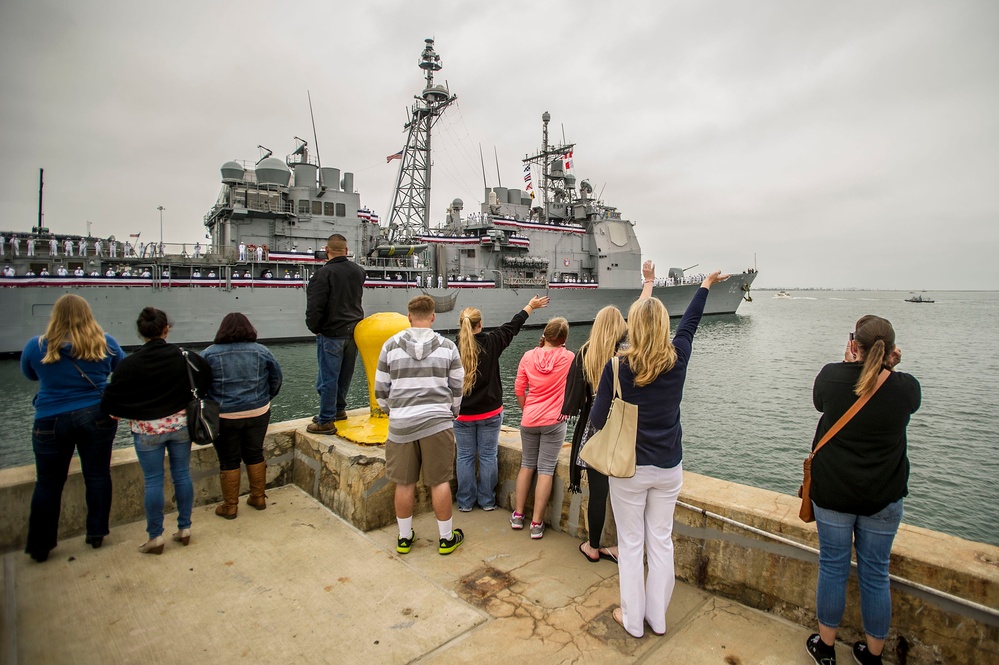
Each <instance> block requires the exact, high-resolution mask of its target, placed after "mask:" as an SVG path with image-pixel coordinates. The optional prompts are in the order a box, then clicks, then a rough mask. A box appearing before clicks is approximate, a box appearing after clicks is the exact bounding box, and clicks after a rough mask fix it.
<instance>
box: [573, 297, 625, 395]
mask: <svg viewBox="0 0 999 665" xmlns="http://www.w3.org/2000/svg"><path fill="white" fill-rule="evenodd" d="M626 332H628V326H627V325H626V324H625V322H624V317H623V316H621V311H620V310H619V309H618V308H617V307H614V306H613V305H607V307H604V308H603V309H602V310H600V311H599V312H597V316H596V318H595V319H593V328H592V329H591V330H590V338H589V339H588V340H586V342H585V343H584V344H583V346H581V347H580V349H579V353H580V355H582V356H583V375H584V376H585V377H586V382H587V383H589V384H590V387H591V388H592V389H593V390H594V391H596V389H597V386H598V385H599V384H600V375H601V374H602V373H603V371H604V366H605V365H606V364H607V361H608V360H610V359H611V358H613V357H614V351H616V350H617V343H618V342H620V341H621V338H622V337H624V334H625V333H626Z"/></svg>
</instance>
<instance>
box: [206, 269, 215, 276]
mask: <svg viewBox="0 0 999 665" xmlns="http://www.w3.org/2000/svg"><path fill="white" fill-rule="evenodd" d="M216 276H217V275H216V274H215V271H214V270H209V271H208V277H216Z"/></svg>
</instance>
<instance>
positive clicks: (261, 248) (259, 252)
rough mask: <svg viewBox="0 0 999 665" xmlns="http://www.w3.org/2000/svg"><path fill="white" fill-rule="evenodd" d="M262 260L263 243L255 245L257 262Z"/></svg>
mask: <svg viewBox="0 0 999 665" xmlns="http://www.w3.org/2000/svg"><path fill="white" fill-rule="evenodd" d="M263 260H264V247H263V245H258V246H257V261H258V262H259V261H263Z"/></svg>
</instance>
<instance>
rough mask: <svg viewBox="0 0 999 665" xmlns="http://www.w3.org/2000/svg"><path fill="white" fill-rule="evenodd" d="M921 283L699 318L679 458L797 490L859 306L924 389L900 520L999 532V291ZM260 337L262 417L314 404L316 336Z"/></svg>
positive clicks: (539, 316) (531, 335)
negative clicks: (275, 382) (824, 382)
mask: <svg viewBox="0 0 999 665" xmlns="http://www.w3.org/2000/svg"><path fill="white" fill-rule="evenodd" d="M927 295H929V296H930V297H933V298H935V300H936V302H935V303H933V304H912V303H906V302H904V299H905V298H907V297H908V294H907V293H904V292H884V291H801V292H792V298H791V299H789V300H786V299H784V300H778V299H774V298H773V292H767V291H754V302H752V303H745V304H744V305H743V306H742V307H741V308H740V311H739V313H738V314H734V315H725V316H715V317H708V318H706V319H704V320H703V321H702V322H701V326H700V329H699V330H698V333H697V335H696V337H695V339H694V355H693V358H692V360H691V363H690V366H689V370H688V375H687V384H686V388H685V391H684V398H683V405H682V416H681V418H682V424H683V448H684V460H683V464H684V468H685V469H687V470H689V471H692V472H695V473H700V474H704V475H708V476H713V477H716V478H721V479H724V480H730V481H734V482H738V483H743V484H747V485H752V486H755V487H760V488H764V489H769V490H773V491H776V492H782V493H785V494H794V493H796V492H797V489H798V485H799V483H800V482H801V461H802V459H803V458H804V457H805V455H806V454H807V453H808V449H809V446H810V444H811V440H812V434H813V432H814V431H815V425H816V423H817V422H818V418H819V414H818V412H816V411H815V409H814V407H813V406H812V394H811V390H812V382H813V380H814V378H815V375H816V374H817V373H818V371H819V369H821V367H822V366H823V365H824V364H825V363H828V362H837V361H839V360H842V355H843V348H844V346H845V344H846V340H847V335H848V333H849V332H850V331H851V330H852V329H853V324H854V322H855V321H856V320H857V319H858V318H860V317H861V316H862V315H864V314H877V315H879V316H883V317H885V318H887V319H889V320H890V321H891V322H892V324H893V325H894V326H895V331H896V335H897V341H898V345H899V346H900V347H901V348H902V350H903V361H902V364H901V365H900V366H899V368H898V369H899V370H901V371H905V372H909V373H911V374H913V375H915V377H916V378H917V379H919V381H920V383H921V384H922V389H923V404H922V407H921V408H920V410H919V411H917V412H916V413H915V414H914V415H913V417H912V421H911V423H910V425H909V430H908V436H909V459H910V462H911V466H912V470H911V476H910V479H909V496H908V498H907V499H906V503H905V511H906V513H905V520H904V521H905V522H907V523H909V524H914V525H917V526H922V527H926V528H929V529H934V530H938V531H943V532H945V533H950V534H953V535H956V536H960V537H962V538H967V539H969V540H975V541H982V542H987V543H991V544H994V545H999V515H997V513H996V511H995V510H994V508H995V507H996V506H999V490H997V489H996V482H995V477H996V470H997V466H999V465H997V464H996V462H995V452H996V442H997V440H999V425H997V420H996V417H995V411H996V402H997V399H996V395H997V394H999V339H997V338H996V337H995V335H994V334H993V331H995V330H997V329H999V293H997V292H939V293H931V294H927ZM553 309H554V303H553ZM510 314H511V316H512V315H513V312H511V313H510ZM676 314H678V312H677V313H676ZM548 316H549V311H545V310H541V311H539V312H535V314H534V315H533V316H532V317H531V323H533V324H538V323H543V322H544V321H546V320H547V318H548ZM673 322H674V325H675V324H676V319H674V321H673ZM499 323H502V321H486V322H485V324H486V326H489V325H496V324H499ZM39 332H42V331H39ZM588 333H589V327H588V326H574V327H573V328H572V329H571V330H570V333H569V341H568V346H569V348H572V349H577V348H579V345H580V344H581V343H582V342H584V341H585V340H586V336H587V334H588ZM538 335H539V331H538V330H536V329H525V330H523V331H522V332H521V334H520V335H519V336H518V337H517V338H516V339H515V340H514V342H513V344H512V345H511V346H510V348H509V349H507V351H506V353H505V354H504V355H503V359H502V362H501V368H502V371H503V384H504V390H505V395H506V397H505V405H506V411H505V416H504V420H505V422H506V424H507V425H511V426H516V425H517V424H518V422H519V417H520V410H519V408H518V407H517V401H516V399H515V397H514V395H513V380H514V376H515V375H516V370H517V363H518V361H519V360H520V357H521V356H522V355H523V353H524V352H525V351H526V350H527V349H529V348H531V347H532V346H534V345H536V344H537V341H538ZM26 341H27V340H26ZM270 348H271V350H272V351H273V352H274V355H275V356H276V357H277V358H278V361H279V362H280V363H281V366H282V368H283V371H284V375H285V381H284V386H283V388H282V389H281V394H280V395H278V397H277V399H276V400H275V401H274V403H273V415H272V420H275V421H280V420H289V419H292V418H302V417H306V416H310V415H314V414H315V413H316V411H317V409H318V398H317V396H316V392H315V380H316V370H315V367H316V357H315V345H314V344H312V343H295V344H274V345H272V346H271V347H270ZM354 377H355V380H354V384H353V386H352V388H351V393H350V398H349V403H348V407H349V408H358V407H363V406H365V405H366V404H367V402H368V397H367V385H366V381H365V379H364V372H363V368H362V367H361V365H360V364H358V367H357V371H356V372H355V375H354ZM0 385H2V386H3V388H2V389H0V410H2V412H3V413H4V414H5V416H6V418H5V420H6V421H7V422H6V427H5V428H4V429H3V431H2V433H0V467H10V466H18V465H22V464H32V463H33V461H34V460H33V456H32V452H31V434H30V432H31V422H32V419H33V409H32V407H31V397H32V395H33V394H34V390H35V387H34V385H33V384H32V383H31V382H30V381H28V380H27V379H25V378H24V377H23V376H21V373H20V370H19V367H18V363H17V361H14V360H3V361H0ZM120 429H121V431H120V433H119V436H118V440H117V442H116V445H118V446H128V445H131V439H130V437H129V436H128V434H127V427H124V426H123V427H121V428H120ZM983 508H985V510H983Z"/></svg>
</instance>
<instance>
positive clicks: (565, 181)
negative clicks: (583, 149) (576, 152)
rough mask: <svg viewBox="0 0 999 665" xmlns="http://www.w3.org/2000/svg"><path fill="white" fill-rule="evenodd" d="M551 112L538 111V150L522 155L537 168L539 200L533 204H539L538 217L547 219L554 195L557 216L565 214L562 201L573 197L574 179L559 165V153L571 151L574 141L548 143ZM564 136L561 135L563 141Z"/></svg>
mask: <svg viewBox="0 0 999 665" xmlns="http://www.w3.org/2000/svg"><path fill="white" fill-rule="evenodd" d="M551 119H552V116H551V114H550V113H548V111H545V112H544V113H543V114H542V115H541V123H542V130H541V152H539V153H537V154H536V155H531V156H529V157H525V158H524V160H523V161H524V163H525V164H537V165H538V166H539V167H540V171H541V201H540V203H535V204H534V205H535V207H538V206H539V205H540V207H541V217H540V219H539V220H538V221H540V222H544V223H549V222H551V221H552V219H551V218H552V214H551V213H552V207H551V204H552V200H553V199H554V202H555V204H557V206H558V207H556V210H559V211H560V214H556V215H555V217H557V218H558V219H559V220H561V219H564V218H567V217H569V214H568V213H566V212H565V207H564V206H565V204H571V203H573V202H574V201H575V183H576V179H575V178H574V177H573V176H572V175H571V174H567V173H566V172H565V169H564V168H563V157H564V156H565V155H568V154H569V153H571V152H572V150H573V148H575V146H576V144H574V143H563V144H562V145H549V143H548V123H549V122H551ZM564 140H565V139H563V141H564Z"/></svg>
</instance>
